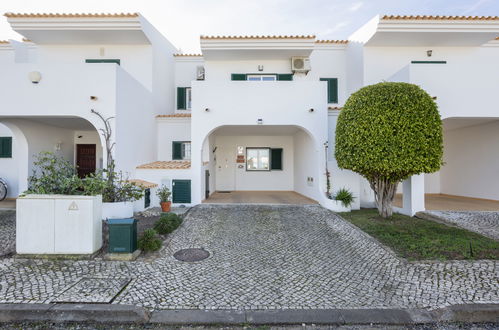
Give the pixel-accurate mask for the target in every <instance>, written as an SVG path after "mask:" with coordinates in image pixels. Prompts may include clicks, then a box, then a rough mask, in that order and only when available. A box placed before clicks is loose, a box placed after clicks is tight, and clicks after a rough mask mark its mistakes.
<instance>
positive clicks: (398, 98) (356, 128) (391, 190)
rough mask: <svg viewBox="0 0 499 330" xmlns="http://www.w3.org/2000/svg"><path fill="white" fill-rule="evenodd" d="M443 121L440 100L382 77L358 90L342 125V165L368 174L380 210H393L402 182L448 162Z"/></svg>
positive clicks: (342, 117) (338, 136) (384, 213)
mask: <svg viewBox="0 0 499 330" xmlns="http://www.w3.org/2000/svg"><path fill="white" fill-rule="evenodd" d="M442 156H443V142H442V122H441V119H440V114H439V112H438V108H437V105H436V103H435V102H434V101H433V99H432V98H431V96H430V95H428V93H426V92H425V91H424V90H423V89H421V88H420V87H419V86H416V85H413V84H408V83H402V82H382V83H379V84H375V85H370V86H366V87H364V88H361V89H360V90H358V91H357V92H355V93H353V94H352V95H351V96H350V97H349V98H348V100H347V102H346V103H345V106H344V107H343V109H342V110H341V113H340V115H339V117H338V123H337V126H336V149H335V157H336V160H337V162H338V166H339V167H340V168H344V169H349V170H352V171H354V172H357V173H359V174H360V175H362V176H363V177H365V178H366V179H367V180H368V181H369V183H370V185H371V188H372V189H373V190H374V194H375V200H376V204H377V207H378V211H379V214H380V215H381V216H382V217H384V218H386V217H389V216H391V215H392V212H393V211H392V202H393V197H394V196H395V192H396V189H397V185H398V183H399V182H400V181H402V180H405V179H407V178H408V177H410V176H411V175H415V174H420V173H431V172H435V171H438V170H439V168H440V166H441V165H442Z"/></svg>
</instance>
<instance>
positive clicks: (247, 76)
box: [230, 73, 293, 81]
mask: <svg viewBox="0 0 499 330" xmlns="http://www.w3.org/2000/svg"><path fill="white" fill-rule="evenodd" d="M230 79H231V80H247V81H276V80H279V81H291V80H293V74H292V73H266V74H260V73H233V74H231V76H230Z"/></svg>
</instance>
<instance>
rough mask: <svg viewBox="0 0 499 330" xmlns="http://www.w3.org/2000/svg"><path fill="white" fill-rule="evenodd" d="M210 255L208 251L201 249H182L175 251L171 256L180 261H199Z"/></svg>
mask: <svg viewBox="0 0 499 330" xmlns="http://www.w3.org/2000/svg"><path fill="white" fill-rule="evenodd" d="M209 256H210V253H209V252H208V251H206V250H203V249H182V250H178V251H177V252H175V254H174V255H173V257H174V258H175V259H177V260H180V261H190V262H193V261H201V260H204V259H206V258H208V257H209Z"/></svg>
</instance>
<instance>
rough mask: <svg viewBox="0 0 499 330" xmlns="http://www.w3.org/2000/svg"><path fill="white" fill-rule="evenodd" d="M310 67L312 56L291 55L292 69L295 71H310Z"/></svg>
mask: <svg viewBox="0 0 499 330" xmlns="http://www.w3.org/2000/svg"><path fill="white" fill-rule="evenodd" d="M310 70H311V69H310V58H308V57H305V56H293V57H291V71H293V72H305V73H307V72H309V71H310Z"/></svg>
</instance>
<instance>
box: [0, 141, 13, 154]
mask: <svg viewBox="0 0 499 330" xmlns="http://www.w3.org/2000/svg"><path fill="white" fill-rule="evenodd" d="M0 158H12V137H10V136H3V137H2V136H0Z"/></svg>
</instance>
